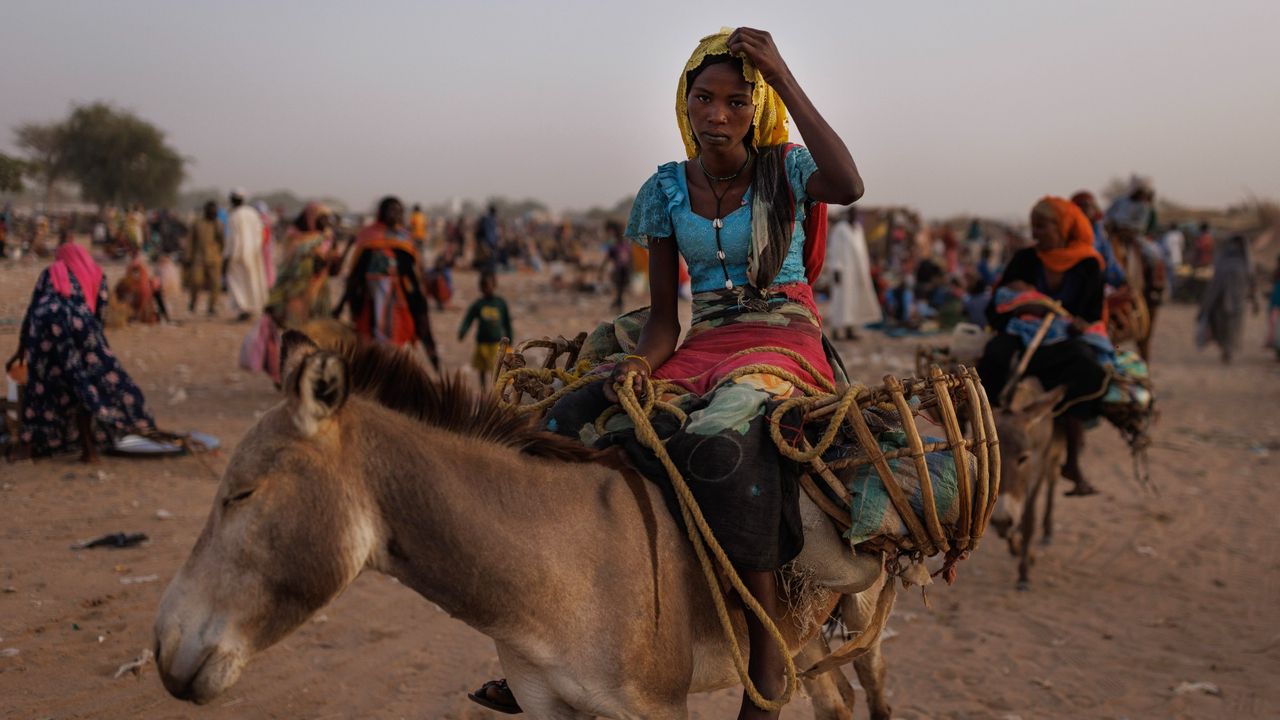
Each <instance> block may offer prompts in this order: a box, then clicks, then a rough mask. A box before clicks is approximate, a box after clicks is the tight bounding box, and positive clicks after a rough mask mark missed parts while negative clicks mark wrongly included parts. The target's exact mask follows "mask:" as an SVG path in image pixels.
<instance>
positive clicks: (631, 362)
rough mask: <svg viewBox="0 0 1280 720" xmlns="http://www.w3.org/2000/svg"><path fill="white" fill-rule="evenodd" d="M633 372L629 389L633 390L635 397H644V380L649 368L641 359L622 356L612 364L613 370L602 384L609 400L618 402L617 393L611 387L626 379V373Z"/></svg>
mask: <svg viewBox="0 0 1280 720" xmlns="http://www.w3.org/2000/svg"><path fill="white" fill-rule="evenodd" d="M631 372H635V375H634V376H633V377H632V378H631V389H632V390H634V391H635V393H636V397H638V398H639V397H644V392H645V381H646V380H648V378H649V368H648V367H647V366H646V365H645V364H644V363H643V362H641V361H639V360H637V359H635V358H623V359H622V360H619V361H618V363H617V364H616V365H614V366H613V372H611V373H609V379H608V380H607V381H605V384H604V396H605V397H606V398H608V399H609V402H615V403H616V402H618V393H617V391H615V390H614V389H613V386H614V385H615V384H617V383H620V382H623V381H625V380H626V379H627V375H628V374H629V373H631Z"/></svg>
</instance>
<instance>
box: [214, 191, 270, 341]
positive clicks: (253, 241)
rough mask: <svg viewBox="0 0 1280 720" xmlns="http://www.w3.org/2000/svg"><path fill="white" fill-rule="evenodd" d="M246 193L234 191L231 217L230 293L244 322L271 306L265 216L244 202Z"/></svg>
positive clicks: (228, 239) (228, 245)
mask: <svg viewBox="0 0 1280 720" xmlns="http://www.w3.org/2000/svg"><path fill="white" fill-rule="evenodd" d="M244 198H245V192H244V190H241V189H239V188H236V189H235V190H232V191H231V212H230V214H228V215H227V232H226V250H225V252H224V255H225V257H226V260H227V276H226V277H227V293H228V294H229V295H231V302H232V304H233V306H234V307H235V309H236V311H237V312H238V313H239V316H238V318H237V319H239V320H240V321H242V322H243V321H245V320H248V319H249V318H251V317H253V316H254V315H257V314H258V313H260V312H262V308H263V307H264V306H265V305H266V304H267V291H268V289H269V288H268V287H267V272H266V262H265V260H264V259H263V257H262V216H261V215H259V214H258V211H257V210H254V209H253V208H251V207H249V206H248V205H246V204H245V202H244Z"/></svg>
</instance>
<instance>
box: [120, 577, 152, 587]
mask: <svg viewBox="0 0 1280 720" xmlns="http://www.w3.org/2000/svg"><path fill="white" fill-rule="evenodd" d="M159 579H160V576H159V575H134V576H133V577H122V578H120V584H121V585H141V584H142V583H151V582H155V581H157V580H159Z"/></svg>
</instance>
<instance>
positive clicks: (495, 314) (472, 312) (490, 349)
mask: <svg viewBox="0 0 1280 720" xmlns="http://www.w3.org/2000/svg"><path fill="white" fill-rule="evenodd" d="M497 287H498V278H497V277H496V276H495V275H494V274H493V273H492V272H491V271H488V270H486V271H485V272H483V273H481V274H480V295H481V297H480V299H479V300H476V301H475V302H473V303H471V307H469V308H467V314H466V315H464V316H463V318H462V324H461V325H460V326H459V327H458V339H459V340H461V339H463V338H464V337H466V335H467V331H468V330H470V329H471V323H473V322H474V323H476V349H475V352H473V353H472V354H471V367H473V368H475V369H476V372H478V373H480V382H481V384H483V383H484V382H485V380H486V378H488V379H492V378H491V376H492V375H493V373H494V371H495V370H496V369H497V367H498V348H499V345H500V344H501V342H502V339H503V338H506V339H508V340H513V339H514V338H515V333H514V332H513V331H512V330H511V315H510V313H508V312H507V301H506V300H503V299H502V298H500V297H498V296H497V295H494V294H493V293H494V290H496V289H497Z"/></svg>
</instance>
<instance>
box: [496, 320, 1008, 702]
mask: <svg viewBox="0 0 1280 720" xmlns="http://www.w3.org/2000/svg"><path fill="white" fill-rule="evenodd" d="M585 337H586V334H585V333H583V334H581V335H579V336H578V337H577V338H576V339H575V340H573V341H570V340H566V339H565V338H563V337H561V338H557V339H556V340H549V339H544V340H531V341H528V342H525V343H522V344H521V345H519V346H517V347H515V348H509V347H507V346H505V345H504V347H503V348H502V351H503V352H502V354H501V356H500V362H499V368H498V373H497V378H496V382H495V387H494V392H495V393H496V394H497V396H498V398H499V399H500V400H501V401H502V402H504V403H507V404H509V405H512V406H515V407H517V408H519V409H520V410H521V411H523V412H529V413H542V412H544V411H546V410H547V409H548V408H550V407H551V406H552V405H554V404H555V403H556V402H557V401H559V400H560V398H562V397H564V396H566V395H568V394H569V393H572V392H575V391H576V390H579V389H580V388H583V387H586V386H587V385H589V384H591V383H596V382H603V381H605V380H607V379H608V375H606V374H604V373H596V374H591V370H592V369H593V367H592V365H591V364H590V363H589V362H587V361H579V360H578V353H579V352H580V351H581V348H582V343H583V340H584V339H585ZM534 348H543V349H546V350H547V357H546V358H545V360H544V361H543V363H542V367H528V364H527V361H526V359H525V356H524V353H525V352H526V351H528V350H530V349H534ZM751 353H775V354H778V355H782V356H785V357H787V358H789V359H791V360H794V361H795V362H796V363H797V365H798V366H799V367H800V368H801V369H803V370H804V371H805V372H806V373H808V374H809V375H810V377H812V378H815V379H816V382H817V385H814V384H813V383H810V382H808V381H806V380H804V379H803V378H801V377H799V376H797V375H796V374H795V373H793V372H791V371H789V370H787V369H785V368H782V367H778V366H776V365H771V364H765V363H755V364H749V365H744V366H742V367H739V368H736V369H734V370H733V371H732V372H730V373H728V374H727V375H726V376H725V377H724V378H723V379H721V380H720V381H719V382H718V383H717V384H716V386H715V388H719V387H721V386H723V385H725V384H727V383H731V382H733V381H735V380H737V379H738V378H740V377H743V376H745V375H753V374H767V375H772V376H774V377H776V378H777V379H779V380H783V381H786V382H788V383H791V385H792V386H794V387H795V388H796V390H798V391H799V394H797V395H795V396H793V397H790V398H787V399H785V400H783V401H782V402H781V403H780V404H779V405H778V406H777V407H776V408H775V409H774V410H773V412H772V413H771V415H770V417H769V422H768V427H769V433H770V436H771V437H772V439H773V442H774V443H775V444H776V445H777V448H778V450H779V452H780V453H781V454H782V455H783V456H784V457H787V458H789V459H791V460H793V461H795V462H797V463H799V464H801V465H802V466H804V467H805V468H806V470H807V472H805V473H802V475H801V477H800V484H801V486H802V487H803V488H804V489H805V491H806V493H808V494H809V496H810V497H811V498H812V499H813V501H814V502H815V504H817V505H818V507H820V508H821V509H822V510H823V511H824V512H825V513H826V514H827V515H829V516H830V517H831V518H832V519H833V521H834V522H835V523H836V527H837V528H839V529H840V530H841V531H842V532H843V531H844V530H847V529H849V527H850V526H851V510H850V507H849V503H850V501H851V500H852V496H851V494H850V492H849V490H848V488H847V486H846V484H845V483H844V482H842V481H841V480H840V479H839V478H837V477H836V475H835V472H834V471H835V470H838V469H843V468H856V467H859V466H866V465H870V466H872V467H874V468H875V470H876V471H877V473H878V475H879V479H880V481H881V483H883V485H884V488H885V490H886V492H887V494H888V496H889V499H890V502H891V503H892V505H893V507H894V509H895V510H896V511H897V513H898V515H899V516H900V517H901V518H902V520H903V522H904V523H905V525H906V527H907V531H908V535H907V536H905V537H888V536H878V537H876V538H873V539H872V540H870V541H867V542H865V543H862V544H860V545H859V548H862V549H864V550H866V551H878V552H883V553H884V554H885V555H887V556H888V560H887V562H886V565H887V568H888V571H889V573H890V575H889V577H888V579H887V580H886V582H885V585H884V588H883V589H882V590H881V593H880V597H879V598H878V600H877V602H876V608H875V612H874V615H873V618H872V622H871V624H870V625H869V626H868V627H867V629H866V630H865V631H863V632H862V633H861V634H860V635H859V636H858V637H856V638H854V639H853V640H851V641H849V642H847V643H846V644H845V645H844V646H842V647H840V648H839V649H837V650H835V651H834V652H832V653H831V654H830V655H828V656H827V657H825V658H823V659H822V660H821V661H819V662H818V663H817V664H815V665H814V666H813V667H811V668H809V669H807V670H805V671H804V672H803V673H801V672H797V669H796V666H795V661H794V660H793V659H792V656H791V651H790V649H789V648H788V646H787V642H786V640H785V638H784V637H783V636H782V633H781V631H779V629H778V627H777V624H776V623H775V622H774V621H773V619H772V618H770V617H769V614H768V613H767V612H766V611H765V610H764V608H763V607H761V605H760V603H759V602H757V601H756V599H755V597H754V596H753V595H752V593H751V592H750V591H749V590H748V589H747V587H746V585H745V584H744V583H743V581H742V579H741V577H739V575H738V573H737V571H736V569H735V568H734V567H733V564H732V563H731V562H730V560H729V558H728V556H727V555H726V554H725V551H724V549H723V548H722V547H721V546H720V543H719V542H717V541H716V538H715V535H714V533H713V532H712V530H711V527H710V526H709V525H708V524H707V521H706V519H705V517H704V516H703V514H702V511H701V509H700V508H699V507H698V503H697V500H696V499H695V498H694V495H693V492H692V491H691V490H690V489H689V486H688V484H687V483H686V482H685V480H684V476H683V475H682V474H681V472H680V470H679V468H677V467H676V464H675V462H674V461H672V459H671V457H670V455H669V454H668V453H667V451H666V447H665V446H664V444H663V442H662V439H661V438H660V437H659V436H658V434H657V431H656V430H654V427H653V423H652V422H651V420H650V418H651V417H652V415H653V413H655V412H667V413H671V414H673V415H674V416H675V417H676V418H677V419H678V420H679V421H680V422H681V423H682V424H683V422H684V420H685V413H684V412H683V411H682V410H681V409H680V408H679V407H677V406H675V405H674V404H672V403H670V402H666V401H663V400H660V399H659V398H660V397H662V396H665V395H667V394H669V393H674V394H681V393H684V392H685V391H684V389H683V388H682V387H681V386H679V385H677V384H675V383H673V382H671V381H668V380H661V379H659V380H655V379H653V378H651V377H645V378H644V379H643V382H642V391H641V392H640V393H639V394H637V393H636V391H635V387H634V382H635V380H636V377H637V373H635V372H634V371H633V372H629V373H627V375H626V377H625V378H624V379H623V380H622V381H621V382H619V383H617V384H616V385H615V386H614V391H615V392H616V394H617V396H618V399H619V404H618V405H616V406H613V407H610V408H609V409H608V410H606V411H605V412H604V413H603V414H602V415H601V416H600V417H599V418H598V419H597V420H596V428H597V429H598V430H600V431H601V432H603V430H604V424H605V422H606V421H607V420H608V419H609V418H610V417H612V416H613V415H615V414H616V413H618V412H625V413H626V414H627V416H628V417H629V418H630V419H631V422H632V423H633V424H634V426H635V434H636V439H637V440H638V441H639V442H640V443H641V444H642V445H643V446H644V447H646V448H647V449H649V450H650V451H651V452H653V454H654V456H655V457H656V458H657V459H658V461H659V462H660V463H661V464H662V466H663V468H664V469H665V470H666V472H667V476H668V477H669V479H670V481H671V485H672V488H673V489H674V491H675V496H676V499H677V501H678V505H679V507H680V515H681V517H682V519H683V520H684V525H685V528H686V531H687V533H688V536H689V540H690V542H691V543H692V544H693V550H694V554H695V555H696V556H697V558H698V562H699V564H700V566H701V568H702V573H703V576H704V577H705V578H706V581H707V586H708V588H709V589H710V591H711V598H712V601H713V603H714V604H715V609H716V615H717V617H718V618H719V621H720V626H721V629H722V630H723V631H724V635H725V639H726V640H727V642H728V645H729V649H730V653H731V655H732V657H733V663H734V667H735V668H736V670H737V672H738V677H739V678H740V679H741V681H742V684H743V687H744V688H745V689H746V693H747V696H748V697H749V698H750V699H751V702H752V703H754V704H755V705H756V706H757V707H759V708H761V709H763V710H766V711H777V710H779V709H781V708H782V707H783V706H784V705H786V704H787V702H788V701H789V700H790V699H791V698H792V696H794V694H795V691H796V688H797V683H798V679H799V677H801V676H804V677H813V676H816V675H818V674H821V673H823V672H827V671H828V670H831V669H833V668H836V667H839V666H841V665H843V664H845V663H848V662H852V661H853V660H854V659H856V658H857V657H858V656H859V655H861V654H862V653H863V652H865V651H866V650H867V649H868V648H869V647H871V646H872V645H873V644H874V642H875V641H876V640H878V639H879V637H880V631H881V630H882V629H883V628H884V626H885V623H886V622H887V621H888V617H889V613H890V611H891V609H892V607H893V599H894V595H895V584H894V583H895V581H896V579H897V577H898V575H899V574H900V573H901V569H902V568H901V564H900V563H901V559H902V558H903V556H907V557H910V558H911V559H913V560H915V561H920V560H922V559H923V558H924V557H931V556H933V555H936V554H938V553H946V557H947V560H946V565H945V566H944V569H943V570H942V571H940V572H943V573H944V574H945V575H946V577H947V580H948V582H951V581H952V580H953V579H954V573H955V569H954V565H955V563H956V562H957V561H958V560H960V559H961V558H963V557H965V556H966V555H967V554H968V552H969V551H971V550H972V549H974V548H976V547H977V544H978V540H979V539H980V538H981V537H982V534H983V532H984V530H985V529H986V526H987V522H988V520H989V519H990V517H991V513H992V511H993V510H994V509H995V500H996V495H997V493H998V489H999V478H1000V454H999V452H998V440H997V438H996V431H995V419H994V417H993V416H992V413H991V406H990V404H989V403H988V401H987V396H986V392H985V391H984V390H983V389H982V385H981V382H980V381H979V380H978V376H977V373H976V372H974V371H973V370H972V369H971V368H968V367H961V368H960V371H959V372H958V373H957V374H952V375H946V374H944V373H943V372H942V370H941V369H939V368H937V367H934V368H933V369H932V371H931V372H930V377H929V378H928V379H910V380H905V381H900V380H898V379H897V378H894V377H893V376H886V377H885V378H884V384H883V387H881V388H879V389H875V390H873V389H870V388H868V387H866V386H863V385H850V386H849V387H845V388H837V387H836V386H835V385H834V384H833V383H831V382H830V381H828V380H827V379H826V378H824V377H823V376H822V374H821V373H819V372H818V371H817V369H816V368H814V367H813V366H812V365H811V364H810V363H809V362H808V361H807V360H805V358H804V357H802V356H801V355H799V354H798V353H796V352H794V351H792V350H789V349H787V348H782V347H757V348H750V349H747V350H742V351H739V352H737V353H734V354H733V355H731V356H729V357H730V358H732V357H739V356H742V355H747V354H751ZM557 362H562V364H563V366H562V367H557V365H556V364H557ZM556 383H560V384H561V387H559V388H558V389H553V388H554V385H555V384H556ZM715 388H713V391H714V389H715ZM526 395H527V396H528V399H529V400H530V402H525V399H526V397H525V396H526ZM908 398H915V399H917V400H918V403H917V404H916V405H915V406H913V405H912V404H911V403H910V402H909V401H908ZM796 408H799V409H800V410H802V411H803V416H804V419H805V422H806V423H818V422H825V423H826V425H825V427H823V429H822V432H821V433H820V435H819V437H818V439H817V441H816V442H814V443H813V444H810V443H809V441H808V440H807V439H806V438H805V436H804V434H803V433H801V435H800V438H799V440H798V441H797V442H795V443H792V442H789V441H787V439H786V438H784V437H783V435H782V422H781V420H782V418H783V416H784V415H785V414H786V413H787V412H789V411H791V410H793V409H796ZM957 408H962V409H963V410H965V411H966V412H965V414H964V420H965V424H967V425H968V427H969V435H968V436H966V435H965V432H964V430H963V428H962V423H961V414H960V413H959V412H958V410H957ZM868 409H874V410H875V411H877V412H878V413H881V414H889V415H892V416H896V417H897V419H898V420H899V422H900V423H901V429H902V430H903V431H904V433H905V435H906V438H907V447H906V448H903V449H900V450H892V451H889V452H884V451H882V450H881V448H880V445H879V443H878V442H877V441H876V438H875V434H874V433H873V432H872V430H871V427H870V425H868V423H867V419H866V418H865V417H864V415H863V412H864V411H866V410H868ZM925 413H928V414H930V415H934V416H936V418H935V420H934V421H935V422H939V423H940V424H941V425H942V427H943V429H944V431H945V434H946V441H945V442H931V443H924V442H923V441H922V439H921V437H920V433H919V431H918V430H917V429H916V426H915V419H916V417H919V416H921V415H922V414H925ZM844 429H847V430H848V431H850V432H851V434H852V436H853V438H854V439H855V440H856V441H857V443H858V445H859V446H860V447H861V449H862V453H861V454H859V455H856V456H854V457H851V458H843V459H840V460H836V461H832V462H831V463H826V462H824V461H823V460H822V456H823V455H824V454H825V453H826V452H827V450H829V449H830V448H831V446H832V445H833V444H834V443H835V442H836V440H837V438H838V437H839V435H840V434H841V431H842V430H844ZM942 450H950V451H951V453H952V454H953V457H954V459H955V466H956V481H957V482H956V484H957V490H958V497H957V500H958V504H959V520H958V522H957V523H956V525H955V527H954V528H953V532H951V533H950V534H949V533H948V530H947V529H946V528H944V526H943V524H942V522H941V520H940V519H939V516H938V510H937V507H936V505H935V502H934V490H933V483H932V479H931V477H930V474H929V470H928V466H927V464H926V462H925V455H926V454H927V453H930V452H938V451H942ZM967 454H972V455H974V456H975V458H976V469H975V471H974V472H973V473H972V474H971V473H970V471H969V470H970V468H969V463H968V458H967V457H966V455H967ZM897 458H910V459H911V460H912V461H913V462H914V465H915V469H916V473H917V478H918V479H919V482H920V494H921V501H922V504H923V508H924V519H923V522H922V521H921V519H920V518H919V517H918V516H917V514H916V511H915V510H914V509H913V508H912V506H911V502H910V499H909V498H908V495H907V492H906V491H905V490H904V489H903V487H902V485H901V484H900V483H899V482H898V481H897V479H896V478H895V477H894V474H893V470H892V469H891V467H890V465H889V461H890V460H893V459H897ZM814 475H816V476H818V477H819V478H821V479H822V480H823V481H824V483H825V484H826V486H827V487H828V488H829V489H830V490H831V491H832V492H833V493H834V494H835V496H836V497H838V498H840V502H836V501H833V500H832V499H831V498H830V497H828V494H827V493H825V492H823V491H822V490H821V489H820V488H819V487H818V486H817V485H816V483H815V482H814V480H813V477H812V476H814ZM717 571H718V572H719V574H720V575H719V576H718V575H717ZM719 577H723V578H724V579H725V581H726V582H727V583H728V585H729V586H730V587H732V588H733V589H734V590H735V591H736V592H737V593H738V596H739V597H740V599H741V600H742V603H743V605H744V606H745V608H746V611H747V612H750V613H751V614H752V615H754V616H755V617H756V618H757V619H758V620H759V622H760V624H761V625H762V626H763V627H764V628H765V629H766V630H767V632H768V633H769V635H770V637H771V638H772V640H773V642H774V643H775V644H776V645H777V647H778V650H779V652H780V653H781V655H782V658H783V661H784V664H785V672H786V687H785V689H784V690H783V692H782V694H781V695H780V696H778V697H777V698H766V697H764V696H763V695H762V694H761V693H760V691H759V689H758V688H757V687H756V686H755V684H754V683H753V682H752V680H751V678H750V676H749V675H748V672H747V660H746V658H745V656H744V653H743V652H742V648H740V647H739V645H738V641H737V634H736V633H735V632H734V628H733V624H732V620H731V616H730V613H729V608H728V605H727V603H726V600H725V591H724V588H723V587H722V586H721V583H720V580H719Z"/></svg>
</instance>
